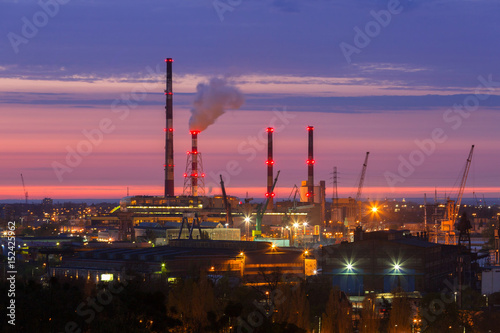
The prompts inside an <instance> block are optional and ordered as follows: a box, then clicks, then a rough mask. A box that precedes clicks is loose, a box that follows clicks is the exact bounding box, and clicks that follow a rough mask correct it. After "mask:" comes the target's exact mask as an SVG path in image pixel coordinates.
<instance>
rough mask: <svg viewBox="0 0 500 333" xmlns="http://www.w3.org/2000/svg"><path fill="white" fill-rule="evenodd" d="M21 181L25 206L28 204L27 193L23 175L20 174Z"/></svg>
mask: <svg viewBox="0 0 500 333" xmlns="http://www.w3.org/2000/svg"><path fill="white" fill-rule="evenodd" d="M21 181H22V182H23V191H24V198H25V200H26V205H27V204H28V192H27V191H26V186H24V177H23V174H21Z"/></svg>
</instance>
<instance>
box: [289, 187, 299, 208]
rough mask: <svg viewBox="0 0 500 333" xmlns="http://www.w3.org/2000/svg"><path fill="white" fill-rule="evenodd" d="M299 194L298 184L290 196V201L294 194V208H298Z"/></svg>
mask: <svg viewBox="0 0 500 333" xmlns="http://www.w3.org/2000/svg"><path fill="white" fill-rule="evenodd" d="M298 193H299V187H298V186H297V184H294V185H293V188H292V192H290V195H289V196H288V200H290V199H291V198H292V194H293V208H294V209H295V207H297V194H298Z"/></svg>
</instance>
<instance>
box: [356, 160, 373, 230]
mask: <svg viewBox="0 0 500 333" xmlns="http://www.w3.org/2000/svg"><path fill="white" fill-rule="evenodd" d="M369 155H370V152H369V151H367V152H366V156H365V162H364V163H363V168H362V169H361V176H360V177H359V185H358V192H357V193H356V201H355V204H356V205H358V214H357V218H356V222H357V223H358V224H359V223H360V222H361V203H360V202H359V200H360V199H361V192H362V191H363V183H364V182H365V175H366V167H367V165H368V156H369Z"/></svg>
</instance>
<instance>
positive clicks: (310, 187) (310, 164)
mask: <svg viewBox="0 0 500 333" xmlns="http://www.w3.org/2000/svg"><path fill="white" fill-rule="evenodd" d="M307 132H308V134H309V145H308V154H307V194H306V195H307V197H308V200H307V201H308V202H310V203H314V163H315V161H314V151H313V134H314V127H313V126H307Z"/></svg>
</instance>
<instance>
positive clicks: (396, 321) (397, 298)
mask: <svg viewBox="0 0 500 333" xmlns="http://www.w3.org/2000/svg"><path fill="white" fill-rule="evenodd" d="M411 314H412V311H411V304H410V301H409V300H408V297H407V296H406V294H405V293H404V292H402V291H397V292H395V293H393V298H392V308H391V313H390V315H389V327H388V331H389V333H402V332H411V321H412V318H411Z"/></svg>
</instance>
